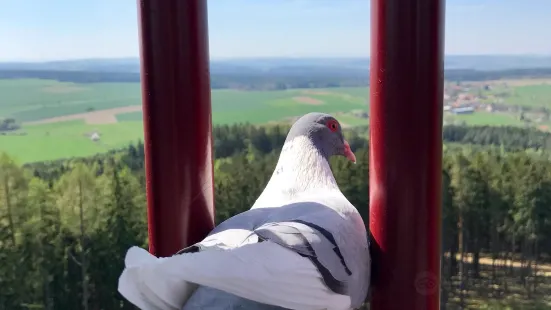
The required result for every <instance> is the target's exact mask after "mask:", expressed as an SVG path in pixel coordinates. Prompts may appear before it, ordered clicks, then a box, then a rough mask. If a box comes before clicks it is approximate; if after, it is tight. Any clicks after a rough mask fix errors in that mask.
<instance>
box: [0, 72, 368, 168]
mask: <svg viewBox="0 0 551 310" xmlns="http://www.w3.org/2000/svg"><path fill="white" fill-rule="evenodd" d="M0 94H2V97H0V119H2V118H6V117H13V118H15V119H16V120H17V121H19V122H21V123H22V124H23V125H22V128H21V129H20V130H18V131H17V132H9V133H6V134H5V135H0V152H1V151H4V152H7V153H8V154H10V155H11V156H13V157H15V158H16V159H17V160H18V161H19V162H32V161H42V160H53V159H58V158H65V157H73V156H88V155H92V154H95V153H99V152H105V151H107V150H110V149H114V148H119V147H123V146H126V145H128V144H129V143H131V142H134V141H136V140H138V139H139V138H142V137H143V126H142V122H141V121H142V113H141V111H139V106H140V105H141V93H140V86H139V84H138V83H93V84H74V83H62V82H57V81H52V80H32V79H26V80H0ZM297 97H299V98H298V99H297ZM367 98H368V88H335V89H333V88H332V89H316V90H300V89H293V90H285V91H237V90H213V91H212V110H213V123H214V124H230V123H236V122H249V123H253V124H263V123H268V122H274V121H275V122H277V121H282V120H286V119H287V118H289V117H293V116H298V115H302V114H305V113H308V112H312V111H319V112H327V113H337V112H350V111H353V110H364V111H366V110H367V109H368V104H367ZM114 108H120V109H123V110H124V109H126V108H130V110H133V111H129V112H124V111H123V112H120V111H118V110H117V111H118V112H112V113H111V112H109V111H105V110H108V109H114ZM136 109H137V110H138V111H136ZM84 113H88V114H84ZM98 113H103V114H106V115H103V114H102V115H99V116H98V115H97V114H98ZM93 114H95V115H96V116H95V119H94V120H93V121H90V120H89V119H88V118H87V117H88V116H90V115H93ZM75 115H76V116H75ZM102 118H103V119H102ZM339 118H340V119H341V122H342V123H343V124H346V125H349V126H356V125H364V124H367V120H365V119H361V118H357V117H354V116H352V115H348V114H344V115H341V116H340V117H339ZM110 119H111V120H110ZM29 122H34V124H30V123H29ZM36 122H45V123H42V124H36ZM92 133H98V134H99V135H100V139H99V141H92V139H91V138H90V137H91V135H92Z"/></svg>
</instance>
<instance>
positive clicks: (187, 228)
mask: <svg viewBox="0 0 551 310" xmlns="http://www.w3.org/2000/svg"><path fill="white" fill-rule="evenodd" d="M206 6H207V4H206V1H204V0H185V1H182V0H141V1H138V11H139V17H140V37H141V50H140V52H141V65H142V71H141V78H142V95H143V115H144V116H143V120H144V131H145V172H146V178H147V203H148V209H147V210H148V226H149V227H148V231H149V251H150V252H151V253H152V254H154V255H157V256H170V255H172V254H174V253H175V252H177V251H178V250H180V249H181V248H182V247H184V246H187V245H189V244H192V243H194V242H197V241H199V240H201V239H202V238H203V237H204V236H205V235H206V234H207V233H208V232H209V231H210V230H211V229H212V228H213V226H214V220H213V214H214V201H213V183H212V181H213V177H212V174H213V169H212V124H211V123H212V120H211V105H210V80H209V55H208V38H207V33H208V30H207V7H206Z"/></svg>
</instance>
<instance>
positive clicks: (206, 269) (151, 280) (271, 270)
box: [119, 241, 350, 310]
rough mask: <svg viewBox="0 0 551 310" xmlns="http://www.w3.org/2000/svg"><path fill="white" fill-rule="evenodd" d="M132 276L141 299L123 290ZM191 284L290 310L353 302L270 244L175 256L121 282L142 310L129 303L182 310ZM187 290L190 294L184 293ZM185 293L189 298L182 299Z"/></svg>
mask: <svg viewBox="0 0 551 310" xmlns="http://www.w3.org/2000/svg"><path fill="white" fill-rule="evenodd" d="M143 251H144V252H145V250H143ZM129 254H130V251H129ZM132 272H135V273H139V275H140V277H138V278H139V279H140V285H139V286H137V287H138V288H137V291H138V293H139V294H138V293H136V294H133V295H129V294H128V293H127V292H126V291H125V290H124V289H123V290H121V283H122V281H123V280H125V279H122V278H123V277H124V276H125V274H128V275H132ZM190 283H195V284H198V285H202V286H208V287H212V288H215V289H218V290H222V291H225V292H228V293H230V294H234V295H237V296H239V297H242V298H247V299H250V300H254V301H257V302H260V303H264V304H271V305H279V306H281V307H284V308H288V309H297V310H309V309H347V308H349V307H350V297H348V296H345V295H340V294H335V293H334V292H332V291H331V290H329V289H328V288H327V287H326V286H325V285H324V283H323V280H322V278H321V275H320V273H319V271H318V270H317V269H316V267H315V266H314V265H313V264H312V263H311V261H310V260H309V259H307V258H304V257H302V256H300V255H299V254H297V253H295V252H293V251H291V250H289V249H286V248H284V247H281V246H279V245H277V244H275V243H273V242H271V241H265V242H261V243H254V244H247V245H244V246H241V247H239V248H235V249H231V250H222V249H210V250H208V251H201V252H197V253H188V254H182V255H175V256H172V257H168V258H161V259H157V260H156V261H155V262H154V263H147V264H145V265H141V266H139V267H131V268H130V270H125V272H124V273H123V276H121V279H120V280H119V291H120V292H121V294H123V295H124V297H126V298H127V299H128V300H129V301H131V302H132V303H134V304H135V305H137V306H138V307H140V305H139V304H138V303H136V302H134V301H133V300H132V299H131V298H129V297H133V296H134V295H137V296H142V298H146V299H147V300H146V301H145V302H148V303H150V304H155V306H156V307H158V308H145V309H163V310H164V309H167V310H169V309H170V310H172V309H181V308H182V306H183V305H184V304H185V302H186V300H187V298H189V293H190V292H191V291H190V289H189V286H190V285H191V284H190ZM186 285H187V287H188V288H183V287H185V286H186ZM142 286H143V287H142ZM185 289H187V293H186V294H185V295H186V296H185V297H182V295H183V294H182V290H185ZM193 289H195V287H194V288H193ZM151 294H152V295H154V298H151V297H153V296H151ZM155 298H156V299H158V300H155ZM135 300H136V298H135ZM138 302H142V303H144V301H138Z"/></svg>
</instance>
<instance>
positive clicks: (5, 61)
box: [0, 53, 551, 64]
mask: <svg viewBox="0 0 551 310" xmlns="http://www.w3.org/2000/svg"><path fill="white" fill-rule="evenodd" d="M450 56H451V57H454V56H463V57H465V56H467V57H488V56H490V57H551V53H545V54H544V53H519V54H514V53H511V54H489V53H483V54H456V53H454V54H451V53H450V54H445V55H444V57H450ZM369 58H370V56H244V57H210V58H209V61H231V60H251V59H254V60H268V59H296V60H300V59H367V60H368V59H369ZM135 59H140V57H139V56H117V57H101V56H100V57H93V56H91V57H75V58H62V59H41V60H37V59H5V60H4V59H0V63H4V64H5V63H48V62H63V61H91V60H100V61H101V60H135Z"/></svg>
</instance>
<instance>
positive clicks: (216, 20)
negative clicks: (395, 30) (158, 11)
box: [0, 0, 551, 61]
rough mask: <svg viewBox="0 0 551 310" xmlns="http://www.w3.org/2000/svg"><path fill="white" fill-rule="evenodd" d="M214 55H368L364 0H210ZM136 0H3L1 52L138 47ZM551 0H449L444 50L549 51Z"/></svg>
mask: <svg viewBox="0 0 551 310" xmlns="http://www.w3.org/2000/svg"><path fill="white" fill-rule="evenodd" d="M208 5H209V30H210V37H209V39H210V52H211V57H212V58H215V59H216V58H234V57H273V56H275V57H348V56H351V57H362V56H366V57H367V56H369V23H370V20H369V8H370V1H369V0H208ZM136 15H137V13H136V1H134V0H91V1H83V0H49V1H45V0H0V42H1V43H0V61H11V60H33V61H34V60H54V59H71V58H96V57H128V56H137V55H138V33H137V17H136ZM549 29H551V0H524V1H523V0H448V1H447V7H446V54H546V55H551V31H549Z"/></svg>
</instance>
